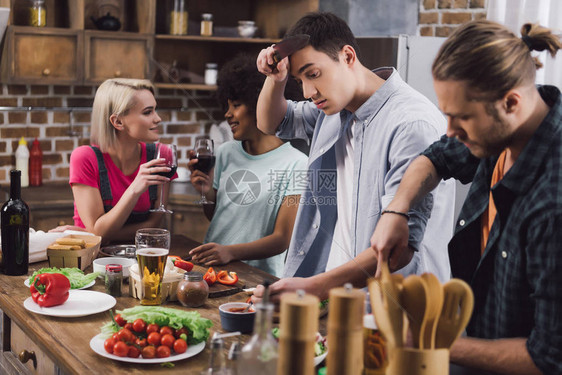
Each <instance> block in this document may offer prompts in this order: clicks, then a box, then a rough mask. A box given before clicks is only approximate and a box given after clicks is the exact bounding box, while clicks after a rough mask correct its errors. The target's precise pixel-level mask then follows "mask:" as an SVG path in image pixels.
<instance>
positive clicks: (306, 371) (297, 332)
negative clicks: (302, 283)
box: [272, 290, 319, 375]
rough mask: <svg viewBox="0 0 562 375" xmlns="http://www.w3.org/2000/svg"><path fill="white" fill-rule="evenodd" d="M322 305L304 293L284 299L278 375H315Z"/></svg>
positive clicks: (282, 303)
mask: <svg viewBox="0 0 562 375" xmlns="http://www.w3.org/2000/svg"><path fill="white" fill-rule="evenodd" d="M318 304H319V300H318V297H316V296H313V295H310V294H305V293H304V291H302V290H297V292H296V293H285V294H283V295H282V297H281V315H280V320H279V322H280V324H279V350H278V354H279V359H278V361H277V375H314V343H315V341H316V332H317V331H318ZM272 375H273V374H272Z"/></svg>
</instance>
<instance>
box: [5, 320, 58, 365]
mask: <svg viewBox="0 0 562 375" xmlns="http://www.w3.org/2000/svg"><path fill="white" fill-rule="evenodd" d="M3 325H4V326H3V327H2V336H3V341H4V345H3V348H2V357H3V358H2V359H3V361H2V362H3V365H4V369H3V371H4V372H5V373H7V374H12V373H13V374H38V375H55V374H58V373H59V371H58V369H57V367H56V366H55V364H54V362H53V361H52V360H51V358H49V357H48V356H47V355H46V354H45V352H43V351H42V350H41V349H40V348H39V346H37V345H36V344H35V343H34V341H33V338H31V337H29V336H27V335H26V334H25V332H23V331H22V330H21V328H20V327H19V326H18V325H17V324H15V323H14V322H13V321H12V320H11V319H9V318H6V317H5V316H4V319H3ZM24 353H26V354H27V355H28V356H33V355H34V356H35V363H34V361H33V359H28V360H27V361H25V360H24V361H25V363H23V362H22V357H23V355H24ZM20 354H21V355H20Z"/></svg>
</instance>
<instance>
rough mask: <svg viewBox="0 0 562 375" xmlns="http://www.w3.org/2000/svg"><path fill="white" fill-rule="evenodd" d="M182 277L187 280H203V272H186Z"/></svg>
mask: <svg viewBox="0 0 562 375" xmlns="http://www.w3.org/2000/svg"><path fill="white" fill-rule="evenodd" d="M183 278H184V279H186V280H187V281H201V280H203V274H202V273H201V272H195V271H191V272H186V273H184V274H183Z"/></svg>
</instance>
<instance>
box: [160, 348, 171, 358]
mask: <svg viewBox="0 0 562 375" xmlns="http://www.w3.org/2000/svg"><path fill="white" fill-rule="evenodd" d="M170 354H172V351H171V349H170V348H168V347H167V346H165V345H160V346H159V347H157V348H156V356H157V357H158V358H166V357H169V356H170Z"/></svg>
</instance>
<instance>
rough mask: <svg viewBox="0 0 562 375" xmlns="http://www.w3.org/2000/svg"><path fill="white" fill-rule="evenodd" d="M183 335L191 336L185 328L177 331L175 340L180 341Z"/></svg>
mask: <svg viewBox="0 0 562 375" xmlns="http://www.w3.org/2000/svg"><path fill="white" fill-rule="evenodd" d="M182 333H185V335H186V336H188V335H189V330H188V329H187V328H185V327H181V328H180V329H176V332H174V336H175V338H176V339H179V338H180V335H181V334H182Z"/></svg>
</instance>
